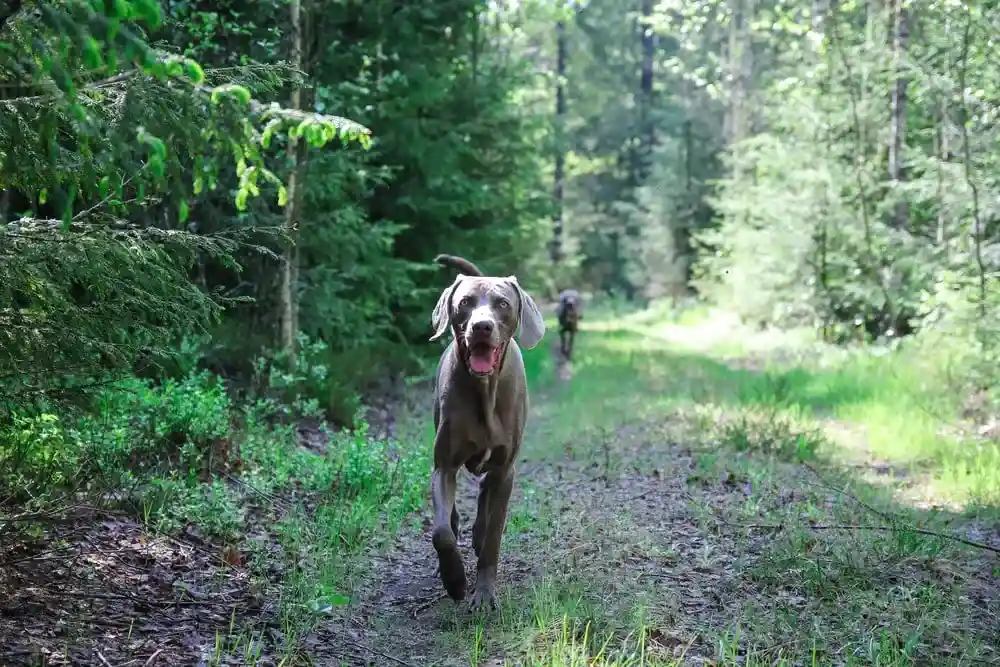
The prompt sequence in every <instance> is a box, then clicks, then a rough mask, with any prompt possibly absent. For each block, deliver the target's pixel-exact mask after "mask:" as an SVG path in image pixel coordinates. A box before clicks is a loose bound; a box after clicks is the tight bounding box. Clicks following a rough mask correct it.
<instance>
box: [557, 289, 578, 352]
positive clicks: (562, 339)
mask: <svg viewBox="0 0 1000 667" xmlns="http://www.w3.org/2000/svg"><path fill="white" fill-rule="evenodd" d="M580 306H581V304H580V293H579V292H577V291H576V290H575V289H566V290H563V291H562V292H559V306H558V310H557V311H556V316H557V317H558V318H559V349H560V350H561V351H562V354H563V356H564V357H566V360H567V361H569V360H570V359H571V358H572V357H573V344H574V343H575V342H576V330H577V328H578V326H579V322H580V320H582V319H583V313H582V312H581V307H580Z"/></svg>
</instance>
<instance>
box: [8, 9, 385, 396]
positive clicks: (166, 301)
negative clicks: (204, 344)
mask: <svg viewBox="0 0 1000 667" xmlns="http://www.w3.org/2000/svg"><path fill="white" fill-rule="evenodd" d="M162 18H163V17H162V14H161V10H160V6H159V4H158V3H156V2H150V1H149V0H143V1H136V2H116V3H112V4H109V5H100V4H99V3H98V4H92V3H84V2H78V1H67V2H59V3H44V4H41V5H39V6H38V11H37V12H36V11H29V10H23V11H21V12H19V13H16V14H14V15H13V16H9V17H5V20H4V24H3V25H2V27H0V28H2V30H3V35H4V41H5V47H6V48H5V49H4V50H3V51H2V52H0V77H2V79H3V81H4V82H5V96H4V98H3V99H0V106H2V107H3V109H4V113H3V114H2V119H3V120H2V122H0V165H2V168H0V169H2V170H0V188H3V195H2V196H3V201H4V206H3V207H0V209H2V212H3V216H4V218H5V219H4V220H3V221H2V222H3V223H4V224H5V229H4V230H2V233H3V235H4V236H3V239H2V242H0V257H2V258H3V261H2V262H0V284H2V285H3V287H2V292H0V313H2V315H0V317H2V318H3V320H4V326H3V332H4V333H3V349H4V351H5V354H4V362H2V365H0V376H2V377H3V378H5V381H4V389H3V391H2V392H0V401H2V402H3V403H5V404H6V405H8V406H15V405H17V404H19V403H23V402H24V401H25V400H29V399H31V397H33V396H37V395H39V392H42V393H47V394H48V395H49V396H50V397H53V396H57V395H55V394H53V393H52V392H53V390H61V392H62V393H61V394H60V395H71V394H75V393H76V392H69V393H68V394H67V392H66V390H67V389H71V388H78V387H79V386H80V384H81V383H80V382H74V381H72V380H69V379H67V377H66V376H67V374H70V373H72V374H73V375H74V376H76V377H82V378H83V380H82V382H83V383H84V384H86V383H88V382H92V377H98V378H99V377H101V374H102V373H104V372H106V371H112V372H116V373H120V372H122V371H127V370H128V369H129V368H130V367H131V366H132V365H133V364H134V363H135V360H136V359H137V357H139V356H140V355H141V356H143V357H145V358H147V359H155V358H156V357H158V356H163V355H165V354H167V355H169V354H170V346H171V343H172V342H173V341H174V340H175V339H176V338H177V336H178V335H179V334H182V333H185V332H197V331H198V330H201V329H203V328H204V327H205V326H207V325H208V324H210V323H211V322H212V321H213V320H214V319H215V318H217V316H218V315H219V314H220V311H221V308H222V307H223V306H224V305H225V304H226V302H227V301H228V300H227V299H225V298H222V297H221V296H220V295H218V294H211V293H207V292H206V291H205V290H204V289H202V288H201V287H200V286H197V285H195V284H192V283H191V281H190V279H189V276H188V271H189V270H190V268H191V267H192V266H193V265H194V264H195V262H196V261H198V260H201V261H204V260H205V259H208V260H211V261H215V262H218V263H220V264H221V265H224V266H228V267H230V268H232V269H236V270H239V265H238V264H237V263H236V262H235V259H234V255H235V254H236V252H237V249H239V248H240V247H241V245H243V244H245V243H246V241H247V240H248V239H249V237H250V233H249V231H248V230H245V229H244V230H233V232H232V233H229V234H227V235H225V236H212V235H198V234H195V233H192V232H191V231H190V230H188V229H180V228H178V224H177V223H181V224H182V223H184V222H185V221H186V220H187V218H188V217H189V216H190V213H191V209H190V205H189V203H188V198H189V197H191V196H197V195H199V194H201V193H202V192H204V191H205V189H206V188H207V189H208V190H214V189H215V188H216V187H217V184H218V179H219V174H220V169H221V166H220V165H221V164H222V163H223V160H225V159H233V160H234V161H235V165H236V174H237V177H238V181H237V184H236V188H235V194H232V193H230V194H228V195H227V196H230V197H234V198H235V202H236V205H237V208H238V209H241V208H245V207H246V205H247V202H248V200H249V198H251V197H256V196H258V195H260V194H261V186H262V185H263V184H264V183H265V182H270V183H272V184H273V185H275V186H276V188H277V198H278V199H279V200H281V199H283V198H284V186H283V185H282V184H281V181H280V180H279V179H278V178H277V177H276V176H275V175H274V174H273V173H272V172H271V171H270V170H269V169H268V167H267V165H266V163H265V160H264V157H265V154H264V149H266V145H267V143H268V140H269V138H270V137H271V136H273V134H274V133H275V132H277V131H279V130H282V129H285V130H287V132H288V133H289V134H291V135H294V136H297V135H299V134H301V135H303V136H305V137H306V138H307V140H308V143H309V144H310V145H311V146H322V145H323V144H325V143H327V142H329V141H331V140H333V139H335V138H338V137H340V138H343V139H345V140H346V139H349V138H355V137H360V138H362V143H363V144H364V145H368V140H367V134H366V133H367V130H366V129H365V128H363V127H361V126H360V125H357V124H355V123H352V122H350V121H346V120H344V119H341V118H337V117H332V116H324V115H320V114H302V113H301V112H296V111H286V110H283V109H281V108H280V107H278V106H277V105H264V104H262V103H260V102H257V101H256V100H255V99H253V97H252V95H251V92H250V90H249V89H248V88H247V87H246V86H244V85H242V84H241V83H239V82H238V81H229V82H224V83H221V84H218V85H216V84H215V83H214V82H213V85H208V83H207V81H210V80H211V79H213V78H218V77H216V76H214V75H213V74H209V75H208V76H206V73H205V72H204V71H203V70H202V68H201V67H200V66H199V65H198V64H197V63H196V62H194V61H193V60H190V59H188V58H186V57H184V56H180V55H177V54H174V53H170V52H169V51H164V50H161V49H158V48H154V47H153V46H151V45H150V43H149V41H148V38H147V32H148V31H149V30H156V29H158V28H160V27H161V24H162ZM257 123H259V124H263V126H264V130H263V131H260V130H258V128H257V125H256V124H257ZM192 165H193V167H194V169H193V171H192V170H191V169H190V167H191V166H192ZM11 206H14V207H17V209H18V214H17V215H16V216H15V220H13V221H12V222H9V223H8V220H7V219H6V217H7V215H8V211H9V209H10V207H11ZM22 207H23V209H24V210H21V209H22ZM175 221H176V223H175ZM250 247H251V248H252V249H256V250H264V249H263V248H262V247H261V246H259V245H257V246H250ZM67 385H69V387H67Z"/></svg>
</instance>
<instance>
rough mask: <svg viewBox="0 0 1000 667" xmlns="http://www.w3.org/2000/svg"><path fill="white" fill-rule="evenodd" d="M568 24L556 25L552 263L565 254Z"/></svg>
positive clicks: (559, 23)
mask: <svg viewBox="0 0 1000 667" xmlns="http://www.w3.org/2000/svg"><path fill="white" fill-rule="evenodd" d="M565 125H566V22H565V21H564V20H562V19H560V21H559V22H558V23H556V165H555V192H554V193H553V198H554V199H555V206H556V212H555V220H554V222H553V226H552V249H551V254H552V263H553V264H557V263H559V261H560V260H561V259H562V254H563V181H564V180H565V177H566V175H565V171H566V143H565V141H566V134H565V133H566V127H565Z"/></svg>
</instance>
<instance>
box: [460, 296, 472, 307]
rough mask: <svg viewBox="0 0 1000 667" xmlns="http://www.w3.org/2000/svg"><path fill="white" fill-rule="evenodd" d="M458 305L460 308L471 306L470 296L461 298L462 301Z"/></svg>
mask: <svg viewBox="0 0 1000 667" xmlns="http://www.w3.org/2000/svg"><path fill="white" fill-rule="evenodd" d="M458 305H460V306H471V305H472V297H471V296H463V297H462V300H461V301H459V302H458Z"/></svg>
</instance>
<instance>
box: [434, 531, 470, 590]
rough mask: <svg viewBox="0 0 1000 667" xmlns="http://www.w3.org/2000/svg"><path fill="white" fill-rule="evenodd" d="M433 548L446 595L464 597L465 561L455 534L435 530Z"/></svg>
mask: <svg viewBox="0 0 1000 667" xmlns="http://www.w3.org/2000/svg"><path fill="white" fill-rule="evenodd" d="M433 543H434V550H435V551H437V555H438V574H439V575H440V576H441V583H442V584H443V585H444V590H445V591H446V592H447V593H448V597H450V598H451V599H453V600H464V599H465V563H464V562H462V554H461V552H460V551H459V550H458V543H457V542H456V540H455V536H454V535H451V534H445V533H444V531H440V532H436V533H435V534H434V538H433Z"/></svg>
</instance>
